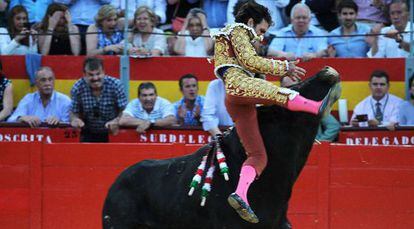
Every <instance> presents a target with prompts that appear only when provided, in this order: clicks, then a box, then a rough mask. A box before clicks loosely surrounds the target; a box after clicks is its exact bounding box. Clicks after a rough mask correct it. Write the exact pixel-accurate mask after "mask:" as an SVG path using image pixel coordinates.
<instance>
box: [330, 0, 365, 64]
mask: <svg viewBox="0 0 414 229" xmlns="http://www.w3.org/2000/svg"><path fill="white" fill-rule="evenodd" d="M337 11H338V19H339V22H340V24H341V26H340V27H338V28H336V29H335V30H333V31H332V32H331V33H330V35H333V36H337V37H329V38H328V44H329V47H328V55H329V57H367V52H368V50H369V44H368V43H367V41H366V39H365V37H364V36H353V37H352V36H350V35H365V34H367V33H369V31H370V28H369V27H368V26H367V25H365V24H357V23H355V22H356V17H357V15H358V6H357V4H355V2H354V1H353V0H343V1H341V2H339V4H338V6H337ZM341 36H344V37H341ZM347 36H350V37H347Z"/></svg>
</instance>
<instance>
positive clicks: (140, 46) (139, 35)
mask: <svg viewBox="0 0 414 229" xmlns="http://www.w3.org/2000/svg"><path fill="white" fill-rule="evenodd" d="M157 21H158V19H157V16H156V15H155V13H154V12H153V11H152V10H151V9H150V8H149V7H146V6H141V7H139V8H138V9H137V10H136V11H135V14H134V23H133V29H132V32H131V33H130V34H129V35H128V43H129V50H128V53H129V54H130V55H132V56H135V55H136V56H161V55H163V54H164V53H165V50H166V48H167V40H166V37H165V36H164V35H163V34H162V33H164V31H162V30H161V29H158V28H155V25H156V24H157Z"/></svg>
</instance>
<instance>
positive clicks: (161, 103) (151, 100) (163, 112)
mask: <svg viewBox="0 0 414 229" xmlns="http://www.w3.org/2000/svg"><path fill="white" fill-rule="evenodd" d="M175 122H176V120H175V114H174V106H173V105H172V104H171V103H170V102H169V101H168V100H166V99H164V98H161V97H159V96H158V95H157V89H156V88H155V85H154V84H153V83H151V82H144V83H141V84H140V85H139V86H138V98H137V99H134V100H132V101H131V102H129V103H128V105H127V107H126V108H125V110H124V112H123V114H122V117H121V120H120V121H119V124H120V125H121V126H133V127H136V130H137V132H138V133H145V131H146V130H147V129H149V128H151V127H154V126H157V127H165V126H171V125H172V124H175Z"/></svg>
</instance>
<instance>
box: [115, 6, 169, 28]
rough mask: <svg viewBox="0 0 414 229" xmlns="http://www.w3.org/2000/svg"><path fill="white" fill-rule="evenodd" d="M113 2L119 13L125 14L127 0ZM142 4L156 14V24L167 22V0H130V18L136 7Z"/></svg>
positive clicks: (128, 14)
mask: <svg viewBox="0 0 414 229" xmlns="http://www.w3.org/2000/svg"><path fill="white" fill-rule="evenodd" d="M111 4H112V5H113V6H114V7H115V8H116V9H117V11H118V13H119V15H125V0H112V2H111ZM141 6H146V7H148V8H149V9H151V11H153V12H154V15H155V19H156V20H155V21H154V22H155V24H154V26H156V25H157V24H158V23H165V21H166V18H167V17H166V14H165V13H166V12H167V2H166V0H130V1H128V13H127V16H128V18H132V17H133V15H134V13H135V11H136V9H138V8H139V7H141Z"/></svg>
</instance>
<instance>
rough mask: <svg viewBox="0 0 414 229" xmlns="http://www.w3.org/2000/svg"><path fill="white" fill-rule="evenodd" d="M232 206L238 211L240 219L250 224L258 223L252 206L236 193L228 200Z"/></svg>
mask: <svg viewBox="0 0 414 229" xmlns="http://www.w3.org/2000/svg"><path fill="white" fill-rule="evenodd" d="M227 201H228V202H229V204H230V206H231V207H232V208H234V210H236V212H237V213H238V214H239V215H240V217H241V218H242V219H244V220H246V221H247V222H250V223H258V222H259V218H257V216H256V214H254V212H253V210H252V209H251V208H250V206H249V205H248V204H247V203H246V202H244V200H243V199H242V198H241V197H240V196H239V195H237V194H236V193H232V194H230V196H229V197H228V198H227Z"/></svg>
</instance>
